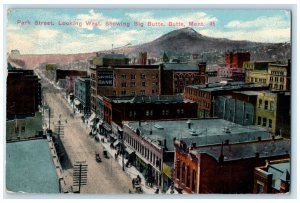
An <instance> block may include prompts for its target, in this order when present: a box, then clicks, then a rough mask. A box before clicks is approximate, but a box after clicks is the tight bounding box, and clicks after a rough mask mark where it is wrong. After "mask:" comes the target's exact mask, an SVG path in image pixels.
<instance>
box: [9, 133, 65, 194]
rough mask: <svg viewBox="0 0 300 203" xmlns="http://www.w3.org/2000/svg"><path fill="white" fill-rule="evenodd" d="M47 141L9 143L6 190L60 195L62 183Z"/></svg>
mask: <svg viewBox="0 0 300 203" xmlns="http://www.w3.org/2000/svg"><path fill="white" fill-rule="evenodd" d="M59 181H60V180H59V178H58V175H57V172H56V167H55V165H54V163H53V160H52V154H51V153H50V150H49V146H48V140H46V139H35V140H28V141H21V142H10V143H6V190H7V191H10V192H18V193H21V192H22V193H31V194H32V193H37V194H41V193H44V194H47V193H59V192H60V184H59Z"/></svg>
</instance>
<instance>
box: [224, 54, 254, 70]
mask: <svg viewBox="0 0 300 203" xmlns="http://www.w3.org/2000/svg"><path fill="white" fill-rule="evenodd" d="M248 61H250V53H249V52H232V51H226V52H225V63H226V67H229V68H241V69H242V68H243V63H244V62H248Z"/></svg>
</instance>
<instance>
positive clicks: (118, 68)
mask: <svg viewBox="0 0 300 203" xmlns="http://www.w3.org/2000/svg"><path fill="white" fill-rule="evenodd" d="M93 63H94V66H92V67H91V69H90V70H91V109H92V110H93V111H94V112H96V98H97V96H98V95H100V96H139V95H146V96H151V95H160V94H161V87H160V78H161V76H160V67H159V65H129V64H128V58H126V57H125V56H124V55H123V54H103V55H98V57H96V58H95V59H94V62H93Z"/></svg>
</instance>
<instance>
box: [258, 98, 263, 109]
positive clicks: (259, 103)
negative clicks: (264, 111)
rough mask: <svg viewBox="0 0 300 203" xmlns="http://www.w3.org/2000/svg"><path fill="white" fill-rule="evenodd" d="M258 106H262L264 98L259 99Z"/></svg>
mask: <svg viewBox="0 0 300 203" xmlns="http://www.w3.org/2000/svg"><path fill="white" fill-rule="evenodd" d="M258 108H260V109H261V108H262V100H261V99H260V100H259V101H258Z"/></svg>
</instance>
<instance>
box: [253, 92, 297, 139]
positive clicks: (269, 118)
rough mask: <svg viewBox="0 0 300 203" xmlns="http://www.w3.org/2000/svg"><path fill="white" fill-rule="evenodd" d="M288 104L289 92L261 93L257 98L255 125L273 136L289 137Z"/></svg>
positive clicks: (289, 115)
mask: <svg viewBox="0 0 300 203" xmlns="http://www.w3.org/2000/svg"><path fill="white" fill-rule="evenodd" d="M290 102H291V95H290V92H270V91H263V92H261V93H260V94H259V95H258V96H257V103H256V125H258V126H262V127H264V128H266V129H267V130H269V131H270V132H271V133H273V134H276V135H283V136H286V137H290V133H291V103H290Z"/></svg>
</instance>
